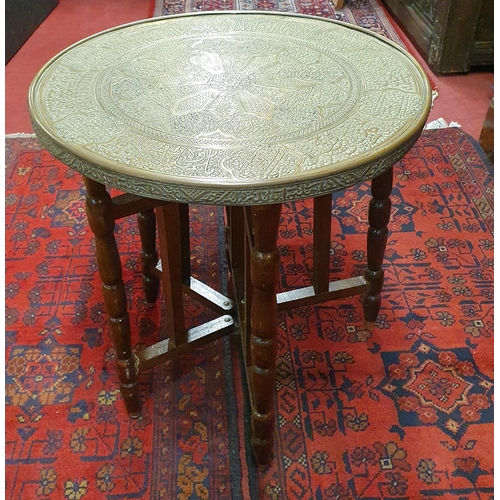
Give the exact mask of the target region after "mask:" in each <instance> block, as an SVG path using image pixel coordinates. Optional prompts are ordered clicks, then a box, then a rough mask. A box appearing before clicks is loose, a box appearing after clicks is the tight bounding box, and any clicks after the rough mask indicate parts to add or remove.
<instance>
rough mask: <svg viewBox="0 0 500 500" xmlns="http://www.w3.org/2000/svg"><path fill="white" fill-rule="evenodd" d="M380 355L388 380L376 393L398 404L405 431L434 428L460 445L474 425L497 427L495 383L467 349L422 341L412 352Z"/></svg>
mask: <svg viewBox="0 0 500 500" xmlns="http://www.w3.org/2000/svg"><path fill="white" fill-rule="evenodd" d="M380 354H381V356H382V360H383V363H384V368H385V372H386V377H385V378H384V379H383V380H382V381H381V383H380V384H379V385H378V386H377V389H379V390H380V391H381V392H382V393H384V394H385V395H386V396H388V397H389V398H390V399H392V400H393V401H394V403H395V405H396V408H397V411H398V418H399V424H400V425H401V426H402V427H412V426H420V425H423V426H425V425H427V426H431V425H432V426H436V427H439V428H440V429H441V430H442V431H443V432H445V433H446V434H447V435H448V436H450V437H452V438H453V439H455V440H456V441H459V440H460V438H461V437H462V436H463V435H464V434H465V432H466V431H467V428H468V427H469V425H472V424H480V423H486V422H493V401H492V392H493V380H491V379H490V378H489V377H487V376H485V375H483V374H482V373H481V372H480V370H479V368H478V367H477V365H476V363H475V362H474V358H473V356H472V353H471V351H470V349H468V348H467V347H461V348H455V349H438V348H436V347H435V346H433V345H432V344H430V343H429V342H424V341H423V340H419V341H417V342H416V343H415V344H414V345H413V346H412V348H411V349H410V350H409V351H399V352H398V351H393V352H382V353H380Z"/></svg>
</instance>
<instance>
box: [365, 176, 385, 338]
mask: <svg viewBox="0 0 500 500" xmlns="http://www.w3.org/2000/svg"><path fill="white" fill-rule="evenodd" d="M391 191H392V168H390V169H389V170H387V171H386V172H384V173H383V174H382V175H379V176H378V177H375V179H373V180H372V196H373V199H372V200H371V202H370V208H369V211H368V222H369V224H370V227H369V229H368V241H367V257H368V265H367V268H366V270H365V279H366V280H367V281H368V282H369V283H370V289H369V290H368V292H366V293H365V294H364V296H363V311H364V315H365V322H366V326H367V328H373V325H374V323H375V320H376V319H377V316H378V313H379V310H380V304H381V295H380V294H381V292H382V286H383V283H384V270H383V269H382V262H383V260H384V252H385V245H386V243H387V233H388V230H387V224H388V222H389V217H390V215H391V200H390V199H389V196H390V194H391Z"/></svg>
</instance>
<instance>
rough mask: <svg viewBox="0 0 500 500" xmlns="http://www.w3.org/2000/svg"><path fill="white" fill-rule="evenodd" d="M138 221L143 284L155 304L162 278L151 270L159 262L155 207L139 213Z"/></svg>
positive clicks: (148, 296)
mask: <svg viewBox="0 0 500 500" xmlns="http://www.w3.org/2000/svg"><path fill="white" fill-rule="evenodd" d="M137 223H138V225H139V233H140V236H141V243H142V252H141V267H142V285H143V287H144V293H145V295H146V300H147V301H148V302H149V303H150V304H151V305H153V304H155V303H156V299H157V298H158V290H159V288H160V280H159V279H158V277H157V276H155V275H154V274H153V273H152V272H151V268H152V267H153V266H155V265H156V264H157V263H158V252H157V251H156V216H155V212H154V209H151V210H147V211H146V212H141V213H139V214H137Z"/></svg>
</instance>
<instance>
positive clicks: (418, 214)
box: [258, 129, 493, 500]
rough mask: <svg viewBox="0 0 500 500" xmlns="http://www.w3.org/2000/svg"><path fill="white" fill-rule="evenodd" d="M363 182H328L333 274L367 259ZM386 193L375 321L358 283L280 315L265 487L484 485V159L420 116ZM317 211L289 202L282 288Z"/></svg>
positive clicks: (400, 493)
mask: <svg viewBox="0 0 500 500" xmlns="http://www.w3.org/2000/svg"><path fill="white" fill-rule="evenodd" d="M369 197H370V186H369V183H362V184H359V185H357V186H353V187H352V188H349V189H346V190H344V191H340V192H337V193H334V194H333V203H332V220H331V224H332V227H331V229H332V238H331V244H330V280H335V279H337V278H338V279H341V278H346V277H351V276H359V275H362V274H363V272H364V269H365V266H366V231H367V229H368V224H367V217H366V212H365V208H366V205H367V202H368V199H369ZM391 201H392V210H391V220H390V222H389V237H388V242H387V249H386V252H385V257H384V264H383V267H384V272H385V281H384V288H383V291H382V307H381V309H380V313H379V316H378V318H377V320H376V322H375V328H374V329H373V330H371V331H370V330H367V329H366V328H365V324H364V321H363V315H362V304H361V300H360V297H350V298H346V299H341V300H337V301H332V302H327V303H324V304H318V305H314V306H306V307H302V308H296V309H293V310H292V311H290V312H286V313H282V315H281V316H280V321H279V329H278V354H277V387H276V390H277V398H276V411H277V427H278V430H277V432H276V443H275V459H274V461H273V462H272V463H271V467H270V468H269V470H268V471H266V472H264V473H259V477H258V483H259V491H260V498H264V499H274V498H286V499H302V498H318V499H330V498H341V499H343V500H346V499H352V500H354V499H356V500H374V499H380V498H401V497H404V498H411V499H413V498H423V499H432V500H435V499H437V498H450V499H452V498H453V499H459V498H460V499H467V500H472V499H473V498H480V499H481V500H491V498H492V492H493V441H492V435H493V434H492V433H493V421H492V419H493V397H492V391H493V387H492V381H493V379H492V377H493V354H492V353H493V351H492V346H493V236H492V229H493V211H492V207H493V180H492V170H491V166H490V165H489V162H488V161H487V159H485V157H484V153H483V152H482V151H481V149H480V147H479V146H478V145H477V143H476V142H475V141H474V140H473V139H472V138H471V137H470V136H468V135H467V134H466V133H464V132H463V131H462V130H459V129H444V130H441V131H439V132H438V131H424V132H423V133H422V135H421V137H420V139H419V140H418V141H417V143H416V144H415V145H414V147H413V148H412V149H411V150H410V151H409V152H408V153H407V154H406V156H405V157H404V158H403V159H402V160H401V161H399V162H398V163H397V164H396V165H395V166H394V189H393V191H392V195H391ZM312 223H313V206H312V202H311V201H310V200H305V201H296V202H290V203H285V204H284V205H283V208H282V214H281V223H280V232H279V239H278V244H279V249H280V254H281V269H280V283H279V287H280V291H286V290H291V289H294V288H297V287H303V286H310V285H311V284H312V276H313V265H312V261H313V252H312V249H313V247H312V235H313V224H312ZM405 363H406V364H405ZM398 377H399V378H398Z"/></svg>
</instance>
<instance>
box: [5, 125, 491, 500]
mask: <svg viewBox="0 0 500 500" xmlns="http://www.w3.org/2000/svg"><path fill="white" fill-rule="evenodd" d="M8 144H9V147H8V148H7V164H8V165H9V168H8V172H7V174H8V178H7V181H6V184H7V185H6V188H7V189H6V205H7V208H6V223H7V224H6V226H7V227H6V235H5V240H6V281H5V284H6V326H7V332H6V353H5V356H6V369H7V374H6V377H7V379H6V380H7V384H8V389H7V390H8V392H7V396H8V401H7V405H6V492H7V495H6V496H7V498H9V499H13V500H24V499H26V498H29V499H30V498H43V499H47V500H50V499H51V498H53V499H63V500H66V499H69V500H73V499H82V500H89V499H94V498H95V499H101V498H102V499H105V500H108V499H120V500H121V499H126V498H152V499H155V500H156V499H173V498H179V499H182V500H184V499H186V498H188V499H189V498H192V499H195V498H217V499H221V500H222V499H226V498H227V499H228V500H229V499H231V500H237V499H247V498H250V499H257V498H262V499H286V500H289V499H291V500H295V499H304V498H306V499H309V498H314V499H332V498H339V499H343V500H346V499H349V500H354V499H355V500H375V499H382V498H383V499H385V498H387V499H395V498H409V499H414V498H415V499H417V498H418V499H426V500H437V499H438V498H447V499H454V500H458V499H464V500H465V499H467V500H473V499H474V500H477V499H480V500H491V499H492V498H493V423H492V422H491V420H492V416H491V415H492V411H493V410H492V408H493V407H492V391H493V389H492V387H488V385H489V384H491V381H492V377H493V237H492V229H493V211H492V207H493V180H492V172H491V170H490V167H489V165H488V162H487V160H485V159H484V155H483V153H482V151H481V150H480V148H479V146H478V145H477V143H476V142H475V141H474V140H473V139H471V138H470V137H469V136H467V134H465V133H464V132H463V131H461V130H459V129H443V130H435V131H425V132H424V133H423V134H422V136H421V137H420V139H419V140H418V142H417V143H416V144H415V146H414V147H413V148H412V149H411V150H410V151H409V152H408V153H407V155H406V156H405V157H404V158H403V159H402V160H401V161H400V162H398V163H397V164H396V165H395V168H394V178H395V180H394V185H395V189H394V192H393V193H394V196H392V197H391V199H392V201H393V209H392V212H391V222H390V224H389V233H390V234H389V239H388V244H387V251H386V254H385V259H384V270H385V283H384V289H383V291H382V307H381V310H380V314H379V316H378V318H377V321H376V325H375V328H374V329H373V330H367V329H366V328H365V325H364V321H363V317H362V304H361V301H360V297H351V298H348V299H342V300H338V301H332V302H327V303H325V304H319V305H315V306H307V307H303V308H297V309H294V310H293V311H291V312H289V313H288V312H287V313H282V314H280V317H279V327H278V346H277V380H276V415H277V425H276V430H275V454H274V460H273V462H272V463H271V466H270V468H269V470H267V471H265V472H257V471H256V467H255V464H254V461H253V458H252V452H251V450H250V449H249V442H250V440H249V436H248V433H249V413H248V403H247V402H246V399H245V395H244V393H243V391H242V390H241V388H242V386H243V385H242V380H236V381H235V380H234V378H235V377H236V378H239V379H242V378H244V375H243V373H242V372H244V368H242V364H241V357H240V356H241V354H240V353H239V351H238V350H237V349H236V348H234V349H233V347H235V346H234V345H231V346H230V348H229V347H228V342H225V341H226V340H227V339H224V340H221V341H217V342H214V343H212V344H209V345H207V346H204V347H203V348H200V349H198V350H196V352H194V353H192V354H190V355H189V356H186V357H181V358H179V359H178V360H177V361H176V362H174V363H167V364H166V365H162V366H160V367H157V369H156V370H154V371H151V372H149V373H144V374H141V380H140V396H141V399H142V401H143V411H142V415H141V417H140V418H139V419H130V418H129V417H128V415H127V414H126V411H125V409H124V406H123V402H122V400H121V396H120V394H119V390H118V381H117V379H116V373H115V367H114V361H113V359H114V352H113V347H112V342H111V339H110V336H109V332H108V328H107V325H106V319H105V314H104V312H103V301H102V292H101V284H100V280H99V277H98V274H97V267H96V259H95V248H94V239H93V235H92V233H91V232H90V230H89V228H88V226H87V224H84V223H82V218H81V213H82V212H81V202H82V200H83V188H82V182H81V178H80V176H78V175H77V174H75V173H74V172H73V171H71V170H70V169H68V168H66V167H64V166H63V165H62V164H60V163H59V162H57V161H56V160H54V159H53V158H52V157H51V156H50V155H49V154H48V153H47V152H46V151H44V150H43V149H42V148H41V147H40V145H39V144H37V142H36V141H35V140H34V139H32V138H30V139H26V140H23V139H16V140H15V141H9V142H8ZM69 193H76V195H75V197H74V198H72V197H71V196H68V194H69ZM368 193H369V188H368V187H367V185H366V184H360V185H358V186H354V187H352V188H350V189H348V190H345V191H343V192H339V193H335V195H334V197H333V203H332V213H333V212H335V213H334V214H333V215H334V216H333V217H332V241H331V245H330V272H331V278H330V279H332V280H333V279H336V278H337V277H338V278H345V277H350V276H355V275H359V274H362V273H363V271H364V268H365V266H366V214H365V213H364V212H363V210H362V209H361V208H360V207H361V206H365V205H366V200H367V196H368ZM190 215H191V220H192V222H193V234H192V237H193V255H192V263H193V270H196V271H197V272H203V273H205V275H206V276H200V278H203V279H204V280H206V278H208V279H207V281H208V282H209V283H212V284H213V285H214V286H216V285H217V288H218V289H220V288H219V286H220V285H221V284H222V283H220V280H221V275H224V274H225V272H226V267H225V264H224V263H223V260H224V237H223V228H220V227H219V225H218V222H219V219H220V217H219V215H220V210H219V208H214V207H191V212H190ZM312 215H313V214H312V203H311V201H310V200H308V201H305V202H302V201H297V202H293V203H286V204H284V205H283V210H282V214H281V221H280V236H279V241H278V244H279V249H280V254H281V269H280V273H281V276H280V283H279V286H280V289H281V291H285V290H289V289H291V288H294V287H297V286H309V285H310V284H311V279H312ZM349 217H350V218H352V219H353V221H354V224H352V222H353V221H351V220H349ZM345 219H347V223H346V220H345ZM347 228H349V231H350V232H347ZM212 231H213V232H212ZM116 237H117V241H118V245H119V248H120V253H121V257H122V262H123V279H124V283H125V287H126V290H127V296H128V299H129V301H128V306H129V312H130V320H131V326H132V334H133V339H132V341H133V345H134V348H137V349H139V348H141V347H143V346H144V345H149V344H152V343H153V342H155V341H157V340H158V330H159V329H160V307H158V306H157V307H155V308H151V307H150V306H149V305H148V304H147V302H146V300H145V298H144V293H143V290H142V285H141V269H140V257H139V256H140V239H139V235H138V230H137V224H136V221H135V219H134V218H133V217H130V218H126V219H123V220H121V221H119V223H118V224H117V227H116ZM221 288H222V290H223V289H224V287H221ZM159 304H160V303H159ZM200 314H201V313H200V312H198V311H197V310H195V309H194V308H190V309H189V310H188V315H189V317H190V318H192V319H193V320H196V319H197V318H198V316H199V315H200ZM422 349H423V350H424V351H425V350H427V349H428V352H422ZM231 352H232V356H230V354H231ZM35 357H36V362H35V360H34V358H35ZM32 358H33V359H32ZM228 361H231V363H228ZM35 364H37V366H35ZM398 365H402V366H403V368H405V369H406V374H405V373H403V372H404V370H403V369H402V368H398ZM398 376H401V377H403V378H398ZM69 384H71V387H70V386H69ZM388 385H389V386H390V385H393V386H394V387H396V389H394V390H393V391H392V392H391V391H387V390H386V389H387V386H388ZM389 388H390V387H389ZM400 396H402V397H403V398H406V400H404V399H403V400H402V402H401V400H400V399H398V398H399V397H400ZM400 403H401V405H400ZM405 410H409V411H405ZM419 410H420V411H419ZM430 410H432V411H430ZM433 412H434V413H433ZM434 414H435V416H436V417H434ZM422 417H423V419H422ZM426 418H427V421H426V420H425V419H426ZM434 418H436V419H437V420H436V421H435V422H434V423H432V422H431V421H429V420H433V419H434ZM449 420H453V421H455V422H458V424H459V425H458V430H457V432H456V433H455V434H454V435H453V436H452V435H451V434H450V433H449V432H447V430H448V428H447V427H446V422H448V421H449Z"/></svg>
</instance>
